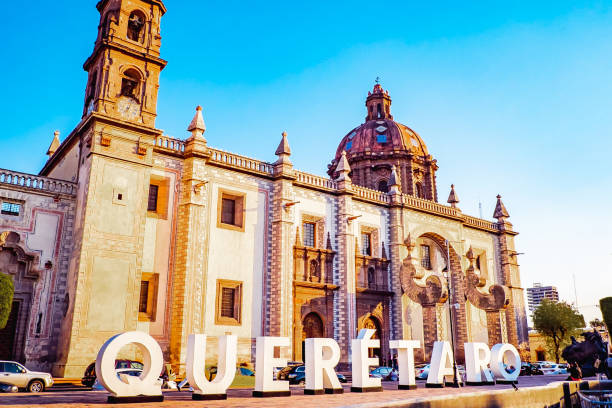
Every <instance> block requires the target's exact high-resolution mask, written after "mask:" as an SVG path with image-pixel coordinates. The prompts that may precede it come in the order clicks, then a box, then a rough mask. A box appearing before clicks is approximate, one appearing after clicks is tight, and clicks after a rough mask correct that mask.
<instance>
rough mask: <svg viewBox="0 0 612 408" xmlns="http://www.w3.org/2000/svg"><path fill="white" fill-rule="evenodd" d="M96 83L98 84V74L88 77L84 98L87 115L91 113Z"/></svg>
mask: <svg viewBox="0 0 612 408" xmlns="http://www.w3.org/2000/svg"><path fill="white" fill-rule="evenodd" d="M97 83H98V73H97V72H94V73H93V74H91V76H90V77H89V85H88V86H87V97H86V98H85V106H86V107H87V113H90V112H91V111H93V108H94V98H95V95H96V85H97Z"/></svg>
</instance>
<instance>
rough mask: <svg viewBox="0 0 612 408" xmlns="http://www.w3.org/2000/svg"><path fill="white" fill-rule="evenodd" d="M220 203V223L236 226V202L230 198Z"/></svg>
mask: <svg viewBox="0 0 612 408" xmlns="http://www.w3.org/2000/svg"><path fill="white" fill-rule="evenodd" d="M221 201H222V203H221V222H222V223H223V224H229V225H236V201H235V200H232V199H231V198H223V199H221Z"/></svg>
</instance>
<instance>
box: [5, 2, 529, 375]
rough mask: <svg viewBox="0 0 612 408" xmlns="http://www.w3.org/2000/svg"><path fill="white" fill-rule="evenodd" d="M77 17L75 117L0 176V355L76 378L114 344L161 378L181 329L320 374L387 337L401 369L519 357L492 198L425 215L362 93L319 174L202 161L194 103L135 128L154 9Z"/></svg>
mask: <svg viewBox="0 0 612 408" xmlns="http://www.w3.org/2000/svg"><path fill="white" fill-rule="evenodd" d="M175 7H179V6H178V5H175ZM97 9H98V11H99V12H100V24H99V26H98V36H97V39H96V42H95V46H94V49H93V52H92V54H91V56H89V58H88V59H87V60H86V61H85V64H84V66H83V67H84V69H85V70H86V71H87V72H88V80H87V83H86V84H84V85H86V88H85V93H84V99H83V111H82V112H81V114H82V119H81V121H80V122H79V124H78V125H77V126H76V128H75V129H74V130H73V131H72V132H71V133H70V134H69V135H68V136H67V137H65V138H63V140H61V141H60V135H59V133H57V132H56V134H55V135H54V137H53V140H52V143H51V145H50V147H49V149H48V152H47V154H48V156H49V158H48V160H47V162H46V164H45V165H44V167H43V168H42V169H41V170H40V173H39V174H38V175H33V174H24V173H19V172H15V171H11V170H2V169H0V203H1V206H2V211H1V213H0V272H2V273H5V274H9V275H10V276H11V277H12V279H13V281H14V283H15V297H14V302H13V309H12V312H11V316H10V319H9V324H8V325H7V328H5V329H4V330H2V331H0V359H9V360H18V361H21V362H23V363H25V364H26V365H27V366H28V367H29V368H31V369H42V370H52V372H53V374H54V375H56V376H66V377H81V376H82V375H83V372H84V370H85V368H86V367H87V365H89V364H90V363H91V362H93V361H94V359H95V357H96V355H97V352H98V350H99V348H100V347H101V345H102V344H103V343H104V341H106V340H107V339H108V338H110V337H111V336H113V335H115V334H118V333H121V332H125V331H131V330H139V331H144V332H146V333H149V334H150V335H151V336H153V337H154V338H155V339H156V340H157V341H158V342H159V343H160V345H161V347H162V350H163V352H164V356H165V359H166V362H168V363H171V364H172V365H173V367H174V368H175V370H177V371H179V372H181V373H183V372H184V363H185V355H186V350H187V336H188V335H189V334H191V333H205V334H207V335H208V336H210V337H214V336H219V335H224V334H228V333H231V334H233V335H236V336H238V339H239V341H238V347H239V361H240V362H251V361H253V358H254V344H255V338H256V337H258V336H286V337H289V338H290V339H291V347H290V348H289V349H287V350H283V351H282V353H283V354H284V355H286V356H287V357H288V358H290V359H291V360H295V361H303V360H304V340H305V339H306V338H309V337H330V338H334V339H336V340H337V341H338V343H339V345H340V348H341V350H342V356H341V360H340V366H341V367H340V368H347V367H349V366H350V363H351V358H350V343H351V339H353V338H355V337H356V335H357V332H358V331H359V330H360V329H362V328H372V329H375V330H376V334H375V336H376V337H378V338H380V339H381V348H380V349H379V350H373V351H372V353H373V354H375V355H377V356H379V357H380V359H381V364H382V363H385V362H387V363H389V362H390V359H391V358H392V353H391V352H392V351H391V350H390V349H389V340H391V339H415V340H419V341H420V342H421V344H422V347H421V349H420V350H418V352H417V360H419V361H427V360H428V359H429V356H430V354H431V350H432V347H433V343H434V341H437V340H450V339H451V336H452V337H453V343H454V347H455V351H456V355H457V357H458V359H459V361H462V360H463V356H464V351H463V344H464V343H465V342H469V341H473V342H484V343H487V344H489V345H493V344H496V343H499V342H510V343H512V344H514V345H515V346H517V347H518V348H519V349H527V348H528V333H527V320H526V312H525V304H524V294H523V288H522V287H521V281H520V273H519V266H518V264H517V257H516V255H517V252H516V250H515V245H514V237H515V236H516V235H517V233H516V232H515V231H514V229H513V226H512V224H511V223H510V222H509V221H508V218H509V214H508V211H507V210H506V208H505V207H504V204H503V203H502V200H501V197H500V196H497V206H496V208H495V213H494V214H493V217H494V219H495V221H489V220H485V219H480V218H476V217H472V216H469V215H466V214H464V213H463V212H462V211H461V209H460V207H459V198H458V195H457V193H456V192H455V190H454V187H453V186H451V188H450V193H449V196H448V200H446V201H447V203H440V202H439V200H438V197H439V195H440V194H442V193H441V192H440V191H439V189H440V186H438V185H437V183H436V172H437V171H438V163H437V162H436V160H435V159H434V158H433V156H432V155H431V153H430V152H429V151H428V148H427V145H426V144H425V142H424V140H423V139H422V138H421V136H419V135H418V134H417V133H416V132H415V131H414V130H412V129H410V128H409V127H407V126H405V125H403V124H401V123H399V122H396V121H395V120H394V117H393V115H392V106H391V97H390V95H389V92H388V91H386V90H384V89H383V88H382V86H381V85H380V84H376V85H375V86H374V88H373V89H372V90H371V91H370V92H368V95H367V98H366V100H365V108H366V110H365V121H364V123H362V124H360V125H358V126H357V127H354V128H353V129H352V130H350V131H349V132H348V133H347V134H346V136H344V137H342V138H341V137H340V136H341V135H339V137H338V140H339V144H338V149H337V151H336V152H335V154H334V153H333V152H330V160H331V162H330V164H329V166H328V169H327V176H326V177H321V176H318V175H312V174H308V173H305V172H302V171H299V170H298V169H295V168H294V167H293V164H292V161H291V157H292V151H291V149H290V146H289V137H288V136H287V134H286V133H283V134H282V136H280V135H279V139H280V143H279V144H278V147H277V149H276V151H275V154H274V155H272V152H273V150H272V149H273V148H274V147H276V146H275V145H276V143H275V145H274V146H270V156H271V160H270V161H261V160H256V159H253V158H250V157H248V152H241V153H246V154H245V155H242V154H236V153H230V152H226V151H222V150H219V149H216V148H214V147H213V146H214V144H215V140H214V138H210V139H207V136H206V126H205V124H204V116H203V111H202V108H200V107H198V108H197V109H196V111H195V115H194V116H193V119H192V120H191V122H190V123H189V118H191V117H192V115H193V112H191V113H189V112H186V113H185V119H186V120H185V124H186V126H187V131H188V132H189V133H188V134H187V136H188V137H186V139H185V140H183V139H175V138H171V137H168V136H166V135H164V134H163V132H162V131H161V130H159V129H157V128H156V127H155V120H156V115H157V93H158V88H159V77H160V75H161V73H162V71H163V69H164V67H165V66H166V61H165V60H163V59H162V55H161V53H160V47H161V33H160V22H161V19H162V17H163V15H164V13H165V12H166V8H165V6H164V4H163V2H162V0H101V1H99V2H98V4H97ZM203 102H206V101H203ZM349 102H350V101H349ZM359 103H361V102H359V101H354V105H355V109H359ZM350 125H351V124H347V129H349V128H351V127H352V126H350ZM266 139H268V137H266ZM294 154H295V155H299V152H294ZM443 190H445V192H444V196H445V197H446V192H448V189H447V188H443ZM447 204H448V205H447ZM449 305H450V306H449ZM451 323H452V324H451ZM451 327H452V330H451ZM209 343H210V344H209V353H210V354H209V355H210V356H211V357H212V358H214V356H215V355H216V342H215V341H214V339H212V338H211V340H210V341H209ZM212 364H214V362H213V363H212Z"/></svg>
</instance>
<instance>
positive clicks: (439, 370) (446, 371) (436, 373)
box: [425, 341, 461, 388]
mask: <svg viewBox="0 0 612 408" xmlns="http://www.w3.org/2000/svg"><path fill="white" fill-rule="evenodd" d="M457 380H458V382H461V376H460V375H459V370H457ZM446 382H448V383H452V382H453V351H452V350H451V346H450V343H449V342H448V341H436V342H434V346H433V351H432V352H431V362H430V365H429V374H428V375H427V383H426V384H425V386H426V387H429V388H441V387H444V385H445V383H446Z"/></svg>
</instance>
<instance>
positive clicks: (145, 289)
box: [138, 281, 149, 313]
mask: <svg viewBox="0 0 612 408" xmlns="http://www.w3.org/2000/svg"><path fill="white" fill-rule="evenodd" d="M148 305H149V281H142V282H140V300H139V302H138V311H139V312H142V313H147V306H148Z"/></svg>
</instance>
